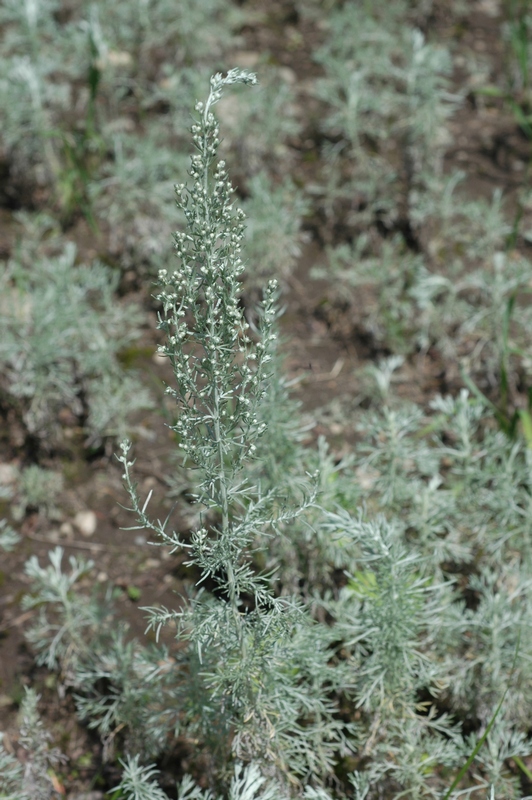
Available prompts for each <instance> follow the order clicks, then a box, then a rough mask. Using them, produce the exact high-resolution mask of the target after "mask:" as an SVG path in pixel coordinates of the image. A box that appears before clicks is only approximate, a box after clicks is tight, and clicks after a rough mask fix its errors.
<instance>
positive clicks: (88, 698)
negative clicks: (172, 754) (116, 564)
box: [70, 617, 178, 761]
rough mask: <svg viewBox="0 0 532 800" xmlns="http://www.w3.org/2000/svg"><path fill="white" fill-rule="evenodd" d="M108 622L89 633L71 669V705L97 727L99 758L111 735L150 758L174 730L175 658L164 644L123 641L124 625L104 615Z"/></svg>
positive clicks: (110, 745) (112, 745)
mask: <svg viewBox="0 0 532 800" xmlns="http://www.w3.org/2000/svg"><path fill="white" fill-rule="evenodd" d="M108 622H109V624H108V625H107V627H106V628H104V630H101V631H98V632H96V631H94V632H92V640H91V641H90V647H87V648H86V650H85V652H82V653H81V652H80V653H79V655H78V662H77V664H76V668H75V669H74V670H72V675H71V677H70V685H71V686H72V687H73V688H74V689H75V695H74V698H75V701H76V710H77V712H78V715H79V716H80V718H81V719H82V720H83V721H85V722H86V724H87V726H88V727H89V728H92V729H94V730H96V731H97V732H98V734H99V736H100V738H101V740H102V742H103V746H104V747H103V759H104V761H109V760H112V758H113V756H114V754H115V752H116V747H117V736H119V741H120V749H122V750H123V751H124V752H126V753H136V754H139V753H140V754H141V755H142V758H143V759H146V758H154V757H156V756H158V755H159V754H160V753H161V752H163V751H164V747H165V744H166V743H167V739H168V735H169V733H170V732H172V730H173V729H175V723H176V717H177V713H176V711H175V710H174V709H173V708H172V706H173V704H174V703H176V702H178V700H177V698H176V696H175V693H174V692H173V688H172V684H173V677H172V675H171V671H172V668H173V667H174V664H175V661H174V659H171V658H170V657H169V656H168V652H167V650H166V649H165V648H164V647H156V646H148V647H145V646H142V645H140V644H139V643H138V642H137V641H136V640H129V641H128V635H127V633H128V632H127V627H126V626H125V625H123V624H121V625H120V624H119V625H118V626H117V625H116V623H117V621H116V619H114V620H112V619H110V618H109V617H108ZM113 625H114V627H113ZM120 731H122V733H121V734H120ZM119 734H120V735H119Z"/></svg>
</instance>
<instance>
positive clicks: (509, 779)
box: [465, 719, 530, 800]
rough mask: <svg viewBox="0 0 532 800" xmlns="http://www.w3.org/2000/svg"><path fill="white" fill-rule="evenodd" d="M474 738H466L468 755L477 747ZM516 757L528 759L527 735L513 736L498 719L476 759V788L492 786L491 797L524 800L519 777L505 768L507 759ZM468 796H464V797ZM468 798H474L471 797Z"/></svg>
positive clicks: (512, 730)
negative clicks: (469, 751)
mask: <svg viewBox="0 0 532 800" xmlns="http://www.w3.org/2000/svg"><path fill="white" fill-rule="evenodd" d="M476 738H477V737H476V736H475V735H472V736H468V737H467V740H466V741H467V745H468V749H469V750H471V751H472V750H473V748H474V746H475V745H476ZM516 756H517V757H519V758H528V757H529V756H530V742H529V741H528V738H527V736H526V734H524V733H518V732H516V731H515V729H514V728H513V726H512V725H511V724H510V723H508V722H506V721H504V720H499V719H497V720H496V722H495V724H494V726H493V728H492V729H491V731H490V732H489V734H488V737H487V739H486V742H485V744H484V746H483V747H482V748H481V749H480V751H479V752H478V754H477V756H476V758H475V767H476V769H474V777H475V782H476V785H477V787H481V786H485V787H486V789H488V787H490V786H491V791H492V793H493V794H492V796H493V797H504V798H508V799H509V800H526V798H523V790H522V788H521V781H520V779H519V774H513V773H512V772H511V771H510V770H509V769H508V767H507V764H508V761H509V759H511V758H514V757H516ZM479 768H480V770H481V772H480V770H479ZM467 796H468V795H467V794H466V795H465V797H467ZM470 796H473V797H474V794H472V795H470ZM528 797H530V795H528Z"/></svg>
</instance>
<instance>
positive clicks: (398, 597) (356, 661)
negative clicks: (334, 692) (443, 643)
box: [325, 512, 453, 717]
mask: <svg viewBox="0 0 532 800" xmlns="http://www.w3.org/2000/svg"><path fill="white" fill-rule="evenodd" d="M325 524H326V525H327V528H328V530H329V535H331V536H338V535H340V536H343V537H345V538H352V539H353V540H354V541H355V542H356V543H357V545H358V547H359V555H358V558H357V559H356V560H355V559H354V560H353V562H352V565H351V567H350V574H349V580H348V583H347V586H346V587H345V588H344V589H343V590H342V592H341V595H340V599H339V601H338V604H337V605H336V606H332V608H333V609H334V612H333V613H334V614H335V615H336V617H337V625H336V634H337V635H341V637H342V639H343V641H344V642H345V647H346V648H349V650H350V652H351V662H352V667H351V668H352V670H353V676H354V681H355V686H354V690H353V696H354V698H355V700H356V703H357V705H359V706H361V707H362V708H365V709H371V710H372V711H373V712H375V713H377V714H378V715H382V716H383V717H386V716H392V717H393V716H394V715H395V714H399V715H400V716H401V715H402V714H403V713H404V710H405V709H406V708H408V707H409V706H410V705H411V704H412V703H413V702H414V697H415V695H416V692H417V691H419V690H420V689H421V688H425V689H427V688H430V687H431V686H434V685H435V682H436V681H437V680H438V679H441V678H442V677H443V675H442V673H441V667H440V665H439V663H438V659H437V658H436V657H435V656H434V654H433V651H434V645H435V641H437V639H438V637H439V635H440V632H439V630H440V627H441V626H442V625H444V624H445V614H446V608H447V607H448V606H449V605H450V603H451V602H452V601H453V594H452V592H451V591H449V584H444V583H436V582H435V581H434V580H433V579H432V578H431V577H428V576H427V567H426V566H425V568H423V564H422V560H421V558H420V555H419V553H416V551H415V550H413V549H412V548H411V547H410V548H407V547H406V543H405V542H404V538H403V532H402V530H401V528H400V527H398V526H394V525H393V524H392V523H390V522H388V521H387V520H386V519H385V518H384V517H375V518H372V519H369V520H368V521H364V520H363V519H362V518H361V517H359V518H358V519H354V518H351V517H350V516H349V514H347V512H342V513H338V514H333V513H330V514H329V515H328V516H327V521H326V523H325Z"/></svg>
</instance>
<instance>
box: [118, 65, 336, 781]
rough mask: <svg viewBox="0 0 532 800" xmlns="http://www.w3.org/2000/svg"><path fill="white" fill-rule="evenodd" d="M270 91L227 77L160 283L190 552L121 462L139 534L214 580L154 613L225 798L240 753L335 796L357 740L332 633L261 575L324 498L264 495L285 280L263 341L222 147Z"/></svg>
mask: <svg viewBox="0 0 532 800" xmlns="http://www.w3.org/2000/svg"><path fill="white" fill-rule="evenodd" d="M255 83H256V78H255V76H254V75H252V74H250V73H248V72H246V71H241V70H237V69H234V70H230V71H229V72H228V73H227V75H226V76H225V77H223V76H222V75H220V74H217V75H215V76H214V77H213V78H211V90H210V94H209V97H208V100H207V102H206V103H202V102H199V103H197V104H196V112H197V114H198V117H197V119H196V120H195V122H194V124H193V126H192V137H193V142H194V146H195V148H196V151H197V152H196V154H195V155H194V156H193V157H192V161H191V168H190V172H189V174H190V177H191V179H192V184H191V185H190V186H188V187H187V186H185V185H184V184H180V185H178V186H177V187H176V194H177V205H178V207H179V209H181V211H182V212H183V214H184V216H185V219H186V221H187V228H186V230H185V231H184V232H178V233H176V234H175V251H176V254H177V257H178V259H179V266H178V267H177V268H176V269H175V270H174V271H173V272H171V273H170V272H169V271H168V270H166V269H163V270H161V271H160V273H159V287H160V289H159V293H158V295H157V298H158V300H159V301H160V303H161V305H162V312H161V314H160V318H159V329H160V330H162V331H163V332H164V333H165V334H166V343H165V344H164V345H162V346H161V347H160V352H161V353H162V354H163V355H164V356H166V357H167V358H168V359H169V360H170V363H171V365H172V368H173V373H174V379H175V384H174V385H172V386H168V388H167V390H166V391H167V393H168V394H169V395H170V396H171V397H173V398H174V400H175V401H176V404H177V407H178V409H179V415H178V418H177V421H176V423H175V424H174V425H172V426H171V428H172V430H173V431H174V432H175V433H176V434H177V438H178V440H179V442H180V451H181V453H182V455H183V458H184V461H185V463H186V464H187V465H188V466H191V467H192V468H194V469H195V470H196V473H197V483H196V490H195V492H196V495H195V500H196V504H197V506H198V508H199V509H200V513H199V524H198V526H197V528H196V529H195V530H193V531H192V534H191V537H190V539H189V540H185V539H184V538H182V537H181V536H180V535H179V534H178V533H176V532H175V531H170V530H169V529H168V519H166V520H165V521H161V520H154V519H152V518H151V516H150V515H149V514H148V511H147V509H148V505H149V502H150V499H151V495H149V496H148V497H147V499H146V500H145V501H144V502H143V501H141V499H140V497H139V495H138V492H137V489H136V486H135V484H134V482H133V477H132V472H131V469H132V466H133V462H132V461H131V460H129V452H130V444H129V443H128V442H125V443H124V444H123V445H122V453H121V455H120V456H119V461H120V462H121V463H122V464H123V467H124V480H125V484H126V487H127V490H128V492H129V494H130V497H131V501H132V510H133V511H134V512H135V514H136V517H137V520H138V527H140V528H143V529H148V530H150V531H151V532H152V533H153V534H155V536H156V538H157V543H158V544H166V545H170V547H171V548H172V549H173V550H177V549H181V548H184V549H185V550H186V551H187V552H188V554H189V561H188V565H190V566H195V567H196V568H199V571H200V575H201V577H200V580H199V581H198V584H203V585H204V587H205V586H206V585H209V588H210V590H211V591H210V592H208V591H206V590H205V588H203V589H202V591H200V592H199V593H198V594H197V595H196V596H195V597H193V598H192V599H191V600H190V601H189V602H188V603H185V604H184V605H183V606H182V607H181V608H180V609H179V610H177V611H176V610H167V609H165V608H163V609H161V608H151V609H146V611H147V612H148V616H149V627H151V628H153V629H154V630H155V631H156V632H157V633H158V632H159V630H160V628H161V626H163V625H165V624H167V623H170V622H173V623H175V625H176V628H177V639H178V640H179V641H180V642H182V643H188V649H187V648H184V649H181V650H180V651H179V657H178V660H179V662H180V670H179V671H176V682H177V688H176V691H175V694H174V700H175V699H177V703H178V706H177V709H178V710H177V715H178V717H179V722H178V724H177V727H178V728H180V729H181V732H182V733H184V734H185V735H189V736H191V737H193V739H194V747H195V750H196V752H199V748H203V750H204V752H205V754H206V755H208V756H209V757H210V758H211V759H212V761H213V770H212V775H213V778H212V784H213V786H215V785H222V784H223V783H225V784H226V785H228V783H229V780H230V775H231V752H232V753H233V756H234V757H235V758H236V759H238V760H239V761H242V762H243V763H244V764H246V763H250V762H255V763H257V764H259V765H262V766H261V769H262V770H263V774H264V775H265V776H268V777H270V778H273V777H276V778H278V779H279V780H281V781H284V780H288V781H289V782H290V783H291V784H292V785H294V784H296V783H297V781H298V779H300V778H303V777H305V779H306V780H309V779H310V780H312V779H313V778H314V780H316V781H317V782H318V783H319V782H321V781H322V780H324V779H326V777H327V775H328V774H330V773H331V771H332V768H333V763H334V757H335V750H336V751H337V749H338V745H339V743H341V742H342V740H343V738H342V737H343V733H342V730H343V728H344V726H343V724H342V723H341V722H340V721H339V720H337V719H335V717H334V712H335V705H334V702H333V701H332V700H331V699H330V698H331V697H332V696H333V692H334V687H335V685H336V684H337V683H338V681H341V680H342V676H341V670H333V668H332V667H331V666H329V661H330V658H331V652H330V651H329V650H328V647H329V644H330V639H329V633H328V630H326V629H323V630H321V629H319V627H318V626H317V625H316V624H314V623H313V622H312V620H311V618H310V615H309V614H308V613H307V610H306V609H305V608H304V607H303V606H302V605H301V604H298V603H296V602H294V601H291V600H290V599H287V598H279V597H276V596H275V594H274V593H273V591H272V589H271V586H270V581H269V580H268V577H267V576H262V575H259V574H257V570H256V568H255V566H254V563H253V553H254V551H256V550H257V549H258V548H259V547H260V545H258V544H257V543H258V542H264V538H263V537H264V535H266V536H272V535H274V534H275V533H278V528H279V527H280V526H281V525H282V524H284V523H286V522H288V521H290V520H293V519H295V518H296V517H298V516H299V515H300V514H301V513H302V512H303V511H304V510H305V509H307V508H308V507H309V506H311V505H313V503H314V499H315V493H316V492H315V489H312V488H309V489H308V491H307V493H306V494H305V491H304V492H303V499H302V500H301V501H300V502H299V503H298V502H297V501H294V500H293V497H292V501H290V495H291V493H290V492H289V491H288V490H286V489H283V486H282V484H277V483H276V484H275V485H272V483H271V482H269V481H266V487H265V488H264V489H263V488H262V486H261V482H260V469H256V467H257V464H259V461H260V455H259V448H258V442H259V439H260V438H261V437H263V436H264V435H265V434H266V432H267V430H268V426H269V420H268V416H267V414H266V413H264V406H265V405H267V404H268V402H269V401H268V393H267V385H268V382H269V381H270V380H271V374H270V373H271V370H272V353H273V350H274V342H275V339H276V333H275V330H274V327H275V320H276V316H277V310H276V299H277V291H278V289H277V282H276V281H270V283H269V284H268V287H267V288H266V291H265V293H264V299H263V302H262V304H261V306H260V308H259V313H258V320H259V321H258V324H257V325H256V326H255V324H254V329H253V331H251V329H250V324H249V322H248V321H247V320H246V316H245V313H244V310H243V308H242V306H241V303H240V302H239V297H240V290H241V289H240V280H239V276H240V275H241V274H242V272H243V270H244V264H243V261H242V258H241V255H240V253H241V242H242V239H243V236H244V217H245V215H244V213H243V211H242V210H240V209H235V208H234V206H233V201H232V194H233V189H232V186H231V183H230V181H229V177H228V173H227V170H226V166H225V163H224V162H223V161H220V162H219V163H215V160H216V153H217V148H218V145H219V143H220V140H219V129H218V123H217V121H216V119H215V117H214V114H213V112H212V108H213V106H214V105H215V104H216V103H217V102H218V100H219V99H220V98H221V96H222V92H223V89H224V88H225V87H226V86H229V85H232V84H244V85H253V84H255ZM252 478H253V479H252ZM311 478H312V480H314V479H313V477H312V476H311ZM287 495H288V496H287ZM207 581H208V582H209V583H208V584H207Z"/></svg>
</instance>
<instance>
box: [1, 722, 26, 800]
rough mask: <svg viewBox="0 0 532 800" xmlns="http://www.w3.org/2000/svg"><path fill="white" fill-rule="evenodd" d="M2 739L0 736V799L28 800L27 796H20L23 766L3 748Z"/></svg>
mask: <svg viewBox="0 0 532 800" xmlns="http://www.w3.org/2000/svg"><path fill="white" fill-rule="evenodd" d="M2 737H3V734H0V797H1V798H2V800H28V795H21V785H22V776H23V766H22V764H21V763H20V761H18V759H16V758H15V756H13V755H11V753H8V752H7V750H6V749H5V748H4V745H3V743H2Z"/></svg>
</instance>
